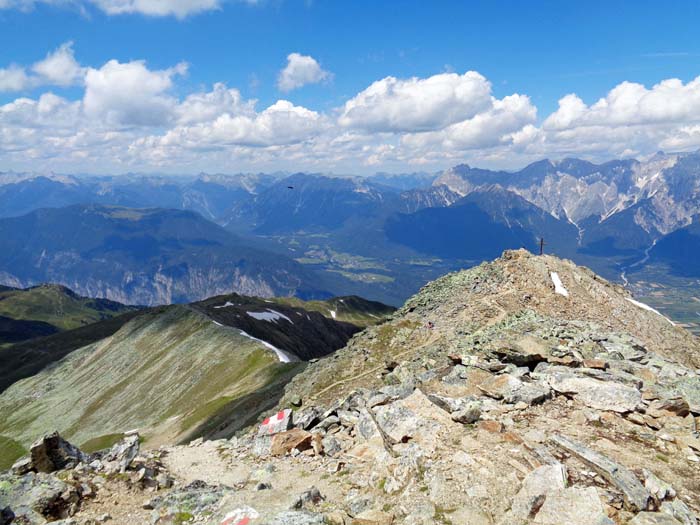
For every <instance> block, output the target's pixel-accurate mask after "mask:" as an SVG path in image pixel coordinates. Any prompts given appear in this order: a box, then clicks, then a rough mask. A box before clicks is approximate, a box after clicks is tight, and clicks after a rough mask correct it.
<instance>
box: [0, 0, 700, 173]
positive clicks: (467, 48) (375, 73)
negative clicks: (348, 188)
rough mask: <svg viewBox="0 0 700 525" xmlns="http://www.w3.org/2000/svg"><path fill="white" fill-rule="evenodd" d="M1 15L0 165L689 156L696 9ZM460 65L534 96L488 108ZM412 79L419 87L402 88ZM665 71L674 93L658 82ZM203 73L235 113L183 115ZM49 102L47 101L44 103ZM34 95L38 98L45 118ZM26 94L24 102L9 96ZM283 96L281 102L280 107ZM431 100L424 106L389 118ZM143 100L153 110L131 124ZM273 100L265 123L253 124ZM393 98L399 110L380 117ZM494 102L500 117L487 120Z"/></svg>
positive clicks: (43, 5) (393, 166)
mask: <svg viewBox="0 0 700 525" xmlns="http://www.w3.org/2000/svg"><path fill="white" fill-rule="evenodd" d="M0 7H3V8H2V9H0V129H1V130H3V132H2V133H0V171H2V170H3V169H24V170H45V169H56V170H58V171H70V170H78V169H80V170H96V171H109V172H119V171H125V170H162V171H177V170H183V169H184V170H195V169H197V170H199V169H202V170H206V171H221V170H223V171H231V170H233V171H236V170H237V169H239V168H240V169H242V170H248V169H290V170H295V169H315V170H318V171H356V172H369V171H372V170H375V169H388V170H391V171H401V170H411V171H412V170H417V169H440V168H444V167H447V166H449V165H451V164H453V163H456V162H457V161H466V162H471V163H474V164H481V165H489V166H500V167H514V166H517V165H520V164H522V163H524V162H527V161H529V160H533V159H535V158H538V157H541V156H549V157H554V158H556V157H562V156H567V155H578V156H583V157H587V158H591V159H594V160H596V159H597V160H602V159H603V158H607V157H612V156H629V155H635V156H640V155H646V154H649V153H651V152H653V151H655V150H656V149H659V148H661V147H666V148H668V147H671V148H673V149H697V148H698V147H700V140H699V139H700V128H698V129H696V128H697V127H698V123H697V122H696V121H695V118H696V117H694V114H697V113H698V112H697V111H695V106H693V104H694V103H696V102H697V101H698V100H699V99H700V95H697V96H696V90H700V87H697V88H696V86H695V85H694V84H693V81H694V79H695V78H696V77H698V75H700V71H699V70H700V68H699V67H698V65H699V64H700V38H699V37H698V36H697V35H698V32H697V27H698V26H699V23H700V16H698V15H699V14H700V13H699V12H700V4H699V3H698V2H690V1H688V2H684V1H674V2H671V3H665V4H663V5H662V4H661V3H659V2H646V1H629V2H622V1H607V2H602V1H601V2H597V1H586V2H564V1H552V2H535V1H531V2H520V1H508V2H505V1H484V2H440V1H431V2H426V1H420V2H419V1H403V2H376V1H375V2H369V1H353V2H330V1H320V0H315V1H293V0H260V1H258V2H242V1H229V2H226V1H222V2H217V1H216V0H75V1H73V2H66V1H59V0H45V1H40V2H36V3H29V2H28V1H27V0H0ZM188 10H191V12H188ZM154 11H155V14H154ZM67 43H72V46H70V45H69V47H68V48H64V50H65V49H68V51H67V54H66V55H61V57H62V58H66V57H67V56H68V55H70V56H71V59H72V60H73V61H74V62H72V63H71V64H73V65H74V66H75V67H74V71H73V70H71V73H70V74H69V75H68V77H70V78H68V77H66V76H65V75H66V72H65V71H66V70H65V69H61V70H60V71H59V70H57V69H55V68H54V69H51V70H47V71H49V73H46V74H44V73H41V74H40V73H38V72H36V71H35V70H34V69H33V68H34V65H36V64H37V63H38V62H40V61H42V60H44V59H45V58H46V57H47V55H49V54H51V53H53V52H56V50H58V49H60V48H61V46H62V45H64V46H65V45H66V44H67ZM292 53H296V54H298V55H297V56H299V57H307V58H303V60H307V62H303V63H301V62H300V63H299V68H298V69H296V70H294V71H295V72H293V76H294V75H296V76H299V75H301V76H300V77H299V78H296V77H295V78H296V80H293V81H292V84H291V85H292V86H294V87H293V88H290V87H289V85H288V86H287V88H286V89H285V88H281V85H280V81H279V78H280V72H281V71H282V70H283V69H284V68H285V67H286V66H287V65H289V64H290V63H291V62H292V61H293V60H290V59H289V58H288V57H289V55H290V54H292ZM309 59H310V60H311V61H313V63H311V65H309V62H308V60H309ZM109 61H114V62H113V64H116V66H115V67H114V68H111V71H112V72H113V73H116V68H117V67H121V66H123V65H126V64H136V63H138V64H142V69H143V70H142V71H141V70H140V71H132V73H133V74H134V75H136V76H133V78H134V82H135V86H134V89H135V91H134V92H133V93H130V92H128V90H126V91H125V92H124V93H121V94H120V92H119V87H120V86H119V84H120V83H123V82H124V78H126V77H119V76H116V75H112V76H108V75H106V74H102V75H98V74H97V73H105V71H102V68H103V67H104V66H105V65H106V64H107V63H108V62H109ZM57 63H58V62H57ZM61 64H63V66H65V65H66V62H65V61H64V62H61ZM178 64H179V65H180V66H178ZM184 64H186V66H185V65H184ZM178 68H179V69H178ZM305 68H306V69H305ZM314 68H315V69H314ZM39 69H41V68H39ZM3 71H4V72H5V76H4V77H3ZM18 71H20V72H21V73H22V74H23V75H24V76H22V77H19V76H18ZM37 71H38V70H37ZM51 71H53V72H54V73H51ZM89 71H93V72H94V73H95V74H94V75H93V76H92V77H90V75H89ZM468 71H475V72H478V73H479V75H480V76H481V77H482V78H483V82H485V83H486V84H488V89H489V91H488V94H487V95H488V96H490V97H492V98H493V99H494V100H496V101H503V100H506V101H507V100H508V99H507V97H509V96H512V95H518V96H521V97H524V98H526V99H527V107H524V106H523V104H524V103H525V102H524V98H523V99H519V105H518V107H517V108H513V107H511V106H512V105H513V104H512V101H510V102H507V103H505V105H506V106H508V107H506V108H505V109H504V108H502V107H501V106H499V104H498V102H496V105H495V106H493V107H492V106H489V104H488V103H487V102H485V101H484V99H483V95H484V93H483V92H482V91H481V90H480V89H481V88H480V87H479V86H477V87H476V88H475V87H474V85H473V84H474V80H473V79H462V78H461V75H464V74H465V73H466V72H468ZM153 72H155V74H156V75H157V74H158V72H161V73H160V77H159V78H160V81H157V79H156V77H153V79H155V80H156V81H157V82H156V84H157V85H154V86H152V87H151V90H150V92H149V93H147V95H148V96H147V97H145V98H144V100H142V101H140V102H138V101H136V99H137V98H138V97H139V96H140V95H141V94H140V93H139V92H138V85H139V83H140V82H143V83H148V82H149V79H151V77H148V75H149V74H150V73H153ZM124 74H127V72H126V71H125V72H124ZM450 74H451V75H452V77H448V76H444V77H441V76H440V75H450ZM47 75H48V76H47ZM52 75H53V76H52ZM57 75H58V76H57ZM60 75H64V76H63V77H61V76H60ZM138 75H141V76H140V77H139V76H138ZM436 75H437V77H436ZM387 77H393V78H394V79H395V80H396V81H397V82H398V84H396V83H394V84H391V85H390V89H389V91H392V90H396V91H401V90H402V89H403V88H405V89H406V90H409V91H410V93H409V97H408V99H406V100H398V102H397V99H396V96H401V95H396V94H395V93H394V94H393V95H392V93H388V94H387V93H385V98H384V99H382V100H378V99H381V98H382V97H375V96H374V95H373V96H372V97H370V98H369V99H368V98H367V97H365V98H364V99H363V100H362V101H360V106H362V107H361V109H362V110H363V111H362V112H360V113H359V114H358V113H357V111H356V112H355V113H354V114H353V116H352V118H345V119H343V118H342V115H343V114H345V115H346V116H347V111H348V108H347V107H346V104H348V101H352V100H355V99H356V97H358V95H360V94H362V93H363V92H364V90H366V89H367V88H368V87H370V86H371V85H372V84H373V83H375V82H380V81H382V79H386V78H387ZM453 77H459V78H453ZM3 78H4V79H5V83H4V88H3ZM129 78H132V77H129ZM290 78H291V77H290ZM413 78H415V79H418V81H419V82H418V84H416V85H408V84H402V82H409V81H410V79H413ZM430 78H434V79H436V81H437V80H439V81H441V84H443V83H444V82H442V80H444V81H445V82H446V83H447V84H449V85H450V86H452V88H451V89H453V90H454V92H455V93H459V90H460V89H462V88H463V87H464V84H465V83H466V84H467V87H468V88H469V89H470V90H471V89H475V90H476V91H475V92H474V93H476V95H474V94H473V92H472V91H469V92H468V96H476V97H477V98H478V97H479V96H482V99H481V102H479V103H474V104H472V103H471V102H470V101H465V100H461V101H460V102H459V103H456V104H453V103H450V102H449V97H448V98H447V99H445V100H446V102H445V103H444V104H442V105H441V104H440V101H434V100H432V99H431V97H444V96H445V94H444V91H442V90H439V92H432V91H431V90H430V89H429V88H427V91H424V89H426V86H423V85H422V84H420V80H426V79H430ZM18 79H19V80H18ZM120 79H121V80H120ZM668 79H678V80H679V81H680V85H669V86H667V87H668V89H660V90H658V92H657V91H656V90H654V86H655V85H657V84H659V83H660V82H663V81H668ZM95 82H101V84H99V86H101V88H100V89H101V90H100V91H98V90H97V88H96V87H95V86H96V85H97V84H95ZM110 82H111V83H112V84H110V85H109V86H107V85H106V83H110ZM478 82H480V81H478ZM478 82H477V83H478ZM127 83H128V82H127ZM215 83H223V84H224V85H225V87H226V89H230V90H235V92H236V93H237V95H236V96H240V101H239V103H238V106H236V108H232V107H230V106H227V105H226V104H227V103H226V101H223V102H222V101H219V103H218V104H219V105H218V106H217V107H216V108H213V107H212V108H211V111H209V112H208V113H207V117H206V118H204V117H201V116H197V117H196V118H190V117H183V112H184V111H185V109H183V106H182V104H183V102H184V101H185V100H186V99H187V97H188V96H191V95H193V94H198V93H199V94H206V93H211V92H212V91H213V86H214V84H215ZM624 83H629V84H632V85H635V86H636V85H637V84H639V85H640V87H643V89H644V91H642V90H640V89H633V88H630V89H623V90H621V91H623V93H622V95H623V97H622V98H620V97H618V96H615V97H614V99H615V100H614V101H613V100H612V99H611V100H610V101H609V103H606V104H605V105H604V106H605V107H603V108H601V107H595V104H596V102H597V101H598V100H599V99H601V98H605V97H607V96H609V94H610V93H611V91H612V90H614V89H615V88H616V87H617V86H620V85H623V84H624ZM380 87H381V86H380ZM383 87H384V88H386V86H383ZM385 91H386V90H385ZM88 92H90V94H88ZM47 93H50V94H52V95H53V96H55V98H52V99H51V103H50V104H48V103H47V102H46V94H47ZM570 94H575V95H576V96H577V99H579V100H573V101H572V100H569V102H571V104H569V105H568V106H567V108H568V109H567V111H566V112H562V111H561V110H560V109H559V101H560V100H561V99H562V98H563V97H565V96H567V95H570ZM122 95H123V96H122ZM42 97H44V99H45V100H44V102H45V103H44V104H43V107H49V109H48V110H42V111H44V112H43V113H41V114H40V115H39V116H37V115H38V113H37V111H39V109H37V108H40V107H42V105H41V104H40V101H41V100H42ZM148 97H150V98H148ZM154 97H155V98H154ZM386 97H389V98H388V99H387V98H386ZM391 97H394V98H391ZM23 99H28V100H30V101H32V102H34V103H35V107H34V106H32V107H31V108H30V104H29V103H24V104H20V105H18V103H17V101H18V100H23ZM88 99H90V100H91V101H92V102H89V100H88ZM370 99H371V100H370ZM279 100H283V101H288V102H289V107H287V106H285V107H282V108H281V109H282V110H284V112H281V111H278V110H280V107H276V106H275V104H276V103H277V101H279ZM424 100H425V101H426V107H428V109H426V110H425V114H424V115H422V116H420V115H419V116H418V117H416V118H410V116H409V118H408V120H407V121H405V122H404V121H401V122H399V120H401V118H402V116H403V115H407V114H409V113H411V112H412V108H413V106H412V105H419V104H422V101H424ZM667 100H671V102H670V103H669V104H668V106H667V105H666V102H664V101H667ZM131 101H135V102H134V104H135V105H133V107H127V106H128V105H129V104H130V103H131ZM154 101H155V102H154ZM253 102H254V109H251V108H252V107H253V106H251V104H253ZM580 102H582V103H583V105H584V106H585V107H582V106H581V104H580ZM613 102H615V103H616V104H617V106H615V103H613ZM392 104H394V106H392ZM431 104H434V107H432V106H431ZM460 104H462V105H460ZM630 104H631V105H633V106H634V108H635V109H634V110H633V111H632V110H630V109H629V107H630ZM154 105H155V106H158V108H159V109H158V112H157V114H154V115H147V116H146V117H143V118H142V115H143V114H144V112H146V113H147V112H148V111H149V107H153V106H154ZM20 106H21V107H20ZM161 106H162V107H161ZM239 106H240V107H239ZM370 106H371V107H370ZM677 106H682V107H684V108H686V111H685V114H682V113H683V111H679V109H678V107H677ZM188 107H189V106H188ZM269 107H273V108H275V111H274V118H271V119H266V117H265V116H263V117H262V120H261V115H262V114H263V112H264V111H265V109H266V108H269ZM392 107H393V108H394V109H393V110H392V109H391V108H392ZM2 108H4V109H5V111H4V112H3V111H1V109H2ZM57 108H58V109H57ZM289 108H293V109H291V110H290V109H289ZM344 108H345V109H344ZM387 108H388V109H387ZM455 108H456V109H455ZM302 109H303V110H304V111H302ZM385 109H386V110H387V111H389V113H391V111H393V112H394V113H391V115H390V116H387V117H386V118H384V117H380V116H378V115H379V113H380V112H382V111H384V110H385ZM54 111H57V112H60V115H59V116H56V115H58V113H57V114H56V115H53V114H50V112H54ZM558 111H559V113H557V112H558ZM571 111H573V112H574V114H573V115H572V114H570V113H571ZM290 112H291V113H290ZM30 113H31V114H30ZM292 113H293V115H292V117H293V118H292V119H291V120H290V118H287V116H288V115H290V114H292ZM302 113H303V114H302ZM494 113H498V115H499V116H498V119H500V120H499V121H498V123H496V124H489V125H487V126H486V128H484V124H483V122H484V121H486V122H491V121H492V120H493V119H494V118H495V117H494V116H493V115H494ZM506 113H507V115H506ZM222 115H223V116H224V117H225V118H223V119H222V118H221V117H222ZM241 115H243V116H245V118H244V119H243V118H242V117H241ZM3 119H4V120H3ZM203 119H204V120H203ZM207 119H208V120H207ZM226 119H228V120H226ZM368 119H369V120H368ZM397 119H399V120H397ZM475 119H476V120H475ZM625 119H627V120H625ZM506 121H508V122H506ZM56 122H61V126H59V127H60V129H57V126H56V125H55V123H56ZM460 126H461V127H460ZM488 126H490V127H488ZM621 127H622V128H624V129H621ZM630 127H634V128H635V129H634V130H630ZM3 128H4V129H3ZM47 137H54V140H52V141H48V142H47ZM71 137H72V140H69V139H70V138H71ZM176 138H177V140H176ZM178 140H179V141H180V142H178ZM339 142H342V148H340V149H339V148H338V147H337V144H338V143H339ZM582 143H584V144H582ZM586 145H588V147H585V146H586ZM185 150H186V152H187V154H185ZM341 150H342V151H341ZM174 152H176V154H175V153H174ZM169 160H171V161H172V163H169Z"/></svg>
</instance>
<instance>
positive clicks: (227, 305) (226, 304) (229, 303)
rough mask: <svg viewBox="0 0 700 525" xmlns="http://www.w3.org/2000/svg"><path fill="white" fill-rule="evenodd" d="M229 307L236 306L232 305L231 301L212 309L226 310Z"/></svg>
mask: <svg viewBox="0 0 700 525" xmlns="http://www.w3.org/2000/svg"><path fill="white" fill-rule="evenodd" d="M229 306H236V305H235V304H233V303H232V302H231V301H226V303H225V304H222V305H219V306H215V307H214V309H219V308H228V307H229Z"/></svg>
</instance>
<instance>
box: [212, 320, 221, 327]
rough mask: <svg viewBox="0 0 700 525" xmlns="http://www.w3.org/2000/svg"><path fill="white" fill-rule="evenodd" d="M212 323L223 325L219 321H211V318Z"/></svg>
mask: <svg viewBox="0 0 700 525" xmlns="http://www.w3.org/2000/svg"><path fill="white" fill-rule="evenodd" d="M212 323H214V324H215V325H216V326H224V325H222V324H221V323H220V322H219V321H213V320H212Z"/></svg>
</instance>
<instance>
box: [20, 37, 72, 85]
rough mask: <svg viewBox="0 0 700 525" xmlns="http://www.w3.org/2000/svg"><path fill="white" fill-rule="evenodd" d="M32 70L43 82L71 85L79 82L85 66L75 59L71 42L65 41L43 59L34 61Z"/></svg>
mask: <svg viewBox="0 0 700 525" xmlns="http://www.w3.org/2000/svg"><path fill="white" fill-rule="evenodd" d="M32 71H34V73H35V74H36V75H37V76H38V77H39V78H40V81H42V82H43V83H45V84H48V85H53V86H71V85H74V84H79V83H80V82H81V81H82V80H83V77H84V76H85V68H83V67H81V66H80V64H78V62H77V61H76V60H75V56H74V55H73V42H66V43H65V44H63V45H61V46H60V47H59V48H58V49H56V50H55V51H53V52H51V53H49V54H48V55H46V58H45V59H44V60H41V61H39V62H37V63H35V64H34V65H33V66H32Z"/></svg>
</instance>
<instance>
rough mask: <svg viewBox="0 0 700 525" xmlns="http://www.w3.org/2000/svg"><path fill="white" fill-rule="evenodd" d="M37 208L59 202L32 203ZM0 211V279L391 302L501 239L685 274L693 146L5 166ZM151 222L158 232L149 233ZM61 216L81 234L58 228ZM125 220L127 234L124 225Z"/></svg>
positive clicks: (628, 273) (103, 292) (91, 288)
mask: <svg viewBox="0 0 700 525" xmlns="http://www.w3.org/2000/svg"><path fill="white" fill-rule="evenodd" d="M78 204H79V206H77V207H75V206H72V205H78ZM95 205H99V206H102V207H103V208H102V210H103V212H99V213H97V216H98V218H99V217H101V218H100V219H99V220H98V221H97V223H98V224H100V225H101V226H99V227H98V229H99V228H102V230H103V231H102V233H99V234H96V233H95V232H90V233H88V232H89V230H90V228H89V227H87V224H88V223H89V222H92V219H90V221H80V220H77V217H80V216H81V213H82V212H81V211H79V210H92V211H88V212H86V213H88V214H93V215H94V213H95V211H94V210H97V209H100V208H99V207H96V206H95ZM109 206H122V207H124V208H144V207H147V208H150V207H157V208H163V209H162V210H160V211H158V212H157V213H155V212H152V211H149V212H147V213H146V212H143V211H136V212H133V213H135V214H136V215H138V216H139V219H138V220H137V221H134V220H122V219H119V220H117V218H116V216H115V215H114V213H116V212H108V213H106V215H108V216H111V219H110V220H109V221H105V220H104V217H105V212H104V210H106V209H108V208H105V207H109ZM42 207H49V208H63V211H60V212H59V211H49V210H42V211H40V212H39V211H37V208H42ZM166 209H167V210H168V211H166ZM0 210H1V211H0V214H1V215H4V216H6V217H10V216H16V215H20V214H23V213H28V215H25V216H24V217H21V218H14V219H13V218H7V219H5V220H4V221H0V241H4V240H5V239H6V238H7V239H9V240H10V242H13V241H12V239H14V240H15V241H16V242H18V244H17V245H16V246H17V250H18V252H17V253H15V254H13V256H12V257H10V256H2V255H0V282H1V283H4V284H8V285H20V286H27V285H31V284H34V283H38V282H43V281H47V280H49V281H56V282H60V283H64V284H67V285H69V286H71V287H73V288H74V289H76V290H78V292H79V293H84V294H88V295H94V296H104V297H110V298H112V299H116V300H120V301H126V302H132V303H134V302H139V303H146V304H157V303H165V302H170V301H180V302H182V301H189V300H194V299H198V298H203V297H206V296H210V295H214V294H217V293H224V292H230V291H239V292H244V293H249V294H259V295H292V294H297V295H303V296H304V297H307V298H308V297H312V296H318V295H320V296H323V295H324V294H326V295H329V294H332V295H347V294H357V295H362V296H366V297H371V298H374V299H378V300H381V301H383V302H387V303H390V304H399V303H401V302H402V301H403V300H404V299H405V298H406V297H407V296H408V295H410V294H411V293H413V292H415V291H416V290H417V289H418V288H419V287H420V286H421V285H422V284H423V283H425V282H426V281H428V280H430V279H433V278H435V277H437V276H439V275H440V274H442V273H445V272H447V271H451V270H454V269H458V268H461V267H465V266H470V265H473V264H475V263H478V262H480V261H481V260H484V259H490V258H493V257H495V256H497V255H498V254H500V253H501V252H502V251H503V250H504V249H508V248H520V247H524V248H527V249H530V250H536V249H537V245H538V239H539V238H540V237H543V238H544V239H545V243H546V244H545V250H546V251H547V252H550V253H555V254H557V255H560V256H565V257H568V258H572V259H574V260H575V261H577V262H579V263H581V264H585V265H587V266H590V267H592V268H593V269H594V270H596V271H597V272H599V273H601V274H602V275H604V276H605V277H607V278H613V279H618V280H624V279H626V278H633V276H634V274H635V273H637V272H641V271H643V270H644V268H645V267H647V266H648V265H650V264H656V265H664V267H666V268H668V269H669V271H670V272H672V273H674V274H675V275H678V276H686V277H687V276H690V275H692V274H693V272H696V271H697V270H695V269H694V268H695V267H694V266H693V265H692V264H690V263H688V261H690V260H693V257H695V255H696V251H695V250H696V248H694V247H696V246H698V239H699V238H700V237H699V235H698V233H697V229H698V226H697V223H698V219H697V217H698V216H700V152H696V153H684V154H663V153H658V154H656V155H654V156H653V157H651V158H650V159H647V160H644V161H639V160H632V159H630V160H614V161H611V162H606V163H603V164H594V163H591V162H588V161H585V160H580V159H564V160H561V161H549V160H543V161H539V162H535V163H533V164H530V165H529V166H526V167H525V168H523V169H522V170H519V171H515V172H506V171H492V170H484V169H479V168H473V167H470V166H468V165H458V166H455V167H453V168H451V169H448V170H446V171H444V172H443V173H438V174H427V173H411V174H405V175H400V174H399V175H389V174H377V175H376V176H374V177H366V178H360V177H336V176H326V175H320V174H306V173H296V174H292V175H286V174H273V175H265V174H255V175H231V176H227V175H199V176H196V177H164V176H139V175H125V176H121V177H118V176H113V177H85V176H80V177H77V176H76V177H71V176H57V175H49V176H35V175H24V174H8V173H6V174H1V175H0ZM174 210H180V211H174ZM183 210H187V211H189V212H195V213H196V214H198V215H195V214H194V213H190V214H189V215H187V214H186V212H185V211H183ZM120 213H122V214H127V215H128V213H129V212H127V211H125V210H122V211H121V212H120ZM64 215H65V217H63V216H64ZM91 216H92V215H91ZM62 217H63V218H62ZM69 217H70V218H69ZM156 217H158V219H156ZM166 217H168V219H167V220H165V218H166ZM176 217H177V219H176ZM185 217H187V219H186V220H185ZM205 219H206V220H205ZM160 220H164V221H165V222H164V223H163V224H170V226H168V225H165V226H163V228H164V229H162V228H161V227H157V228H156V229H157V230H158V231H157V232H154V231H152V228H153V226H154V221H155V222H158V221H160ZM6 221H10V222H6ZM12 221H15V222H12ZM73 221H76V224H78V225H79V226H78V229H77V231H79V232H81V233H80V235H79V236H72V237H66V236H65V235H64V233H65V232H66V231H71V230H72V229H73V226H72V224H73ZM120 221H121V222H120ZM178 221H180V222H178ZM107 223H109V224H107ZM118 223H119V224H118ZM176 223H178V224H177V226H175V224H176ZM214 223H216V224H214ZM3 225H4V226H3ZM125 225H129V227H128V228H127V230H130V231H131V233H128V234H125V233H124V232H121V229H122V228H123V227H124V226H125ZM217 225H218V226H217ZM222 227H223V228H222ZM86 228H87V229H86ZM224 228H225V229H226V230H228V232H226V231H224ZM15 230H18V231H20V232H21V233H19V234H13V233H12V232H14V231H15ZM175 231H177V232H178V234H177V235H176V234H175ZM195 231H196V233H193V232H195ZM232 234H235V235H232ZM98 237H99V241H98V240H97V238H98ZM88 238H94V241H95V242H96V244H94V245H93V244H90V242H92V241H89V242H88V241H87V240H86V239H88ZM20 239H21V240H22V242H20ZM24 239H28V240H29V242H26V243H25V242H23V240H24ZM86 243H87V244H90V246H91V248H90V249H88V248H87V244H86ZM45 245H46V246H45ZM59 245H60V246H63V247H64V248H65V249H63V250H59V249H58V248H59ZM45 248H46V254H45V255H42V253H44V249H45ZM90 250H95V251H90ZM224 253H225V255H224ZM76 254H80V255H78V256H77V258H76ZM244 254H246V255H244ZM88 260H89V261H90V263H89V264H88V263H86V261H88ZM98 261H99V262H98ZM278 263H279V264H278ZM136 267H138V270H136ZM691 267H692V268H691ZM96 276H97V277H96Z"/></svg>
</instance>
